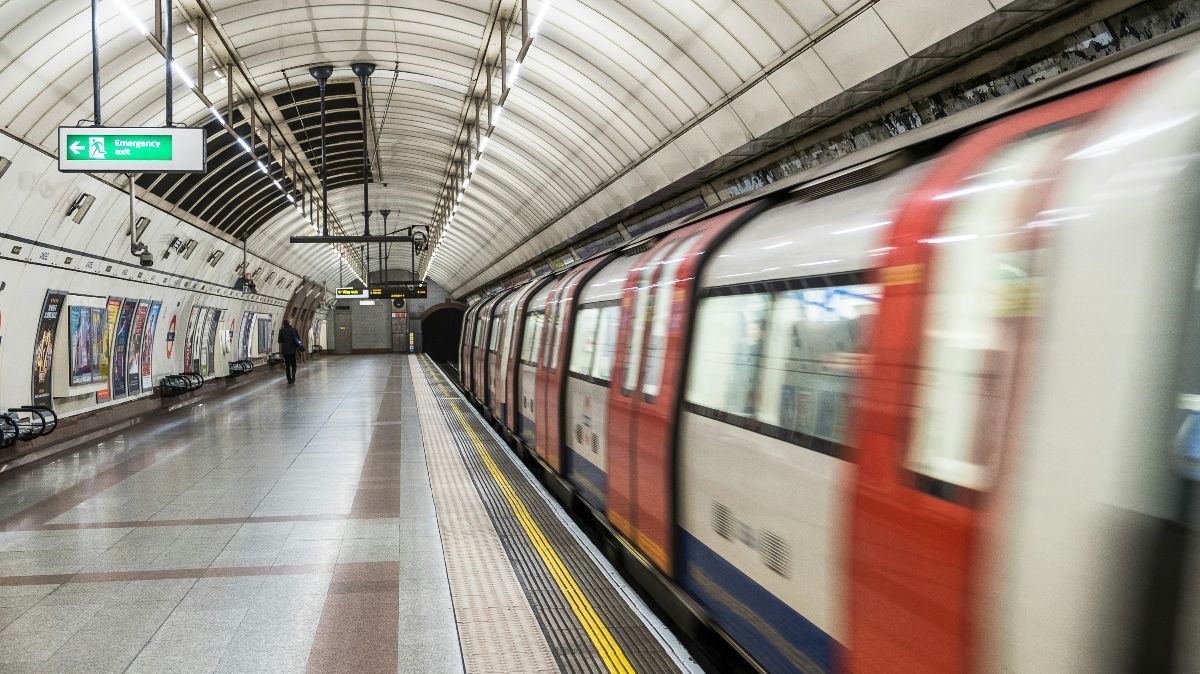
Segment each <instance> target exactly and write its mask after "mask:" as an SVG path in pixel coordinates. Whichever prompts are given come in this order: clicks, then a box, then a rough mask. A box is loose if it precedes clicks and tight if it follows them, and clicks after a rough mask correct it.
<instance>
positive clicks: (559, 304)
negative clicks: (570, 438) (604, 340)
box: [537, 257, 608, 474]
mask: <svg viewBox="0 0 1200 674" xmlns="http://www.w3.org/2000/svg"><path fill="white" fill-rule="evenodd" d="M607 261H608V258H607V257H605V258H597V259H595V260H592V261H590V262H585V263H583V264H582V265H580V266H579V267H577V268H576V269H574V270H573V271H571V272H570V273H569V274H567V275H566V276H565V277H564V278H563V284H562V286H561V287H560V288H558V292H557V293H551V299H550V302H548V303H547V304H546V309H547V317H549V315H550V314H549V312H550V310H551V307H552V306H553V310H554V318H547V325H548V326H550V327H551V328H552V331H553V333H554V334H553V336H552V337H553V341H549V340H550V339H551V335H550V334H549V332H550V331H547V332H548V334H547V340H548V341H547V342H546V345H547V348H549V349H550V350H551V351H550V359H549V361H550V362H549V364H548V366H547V368H546V376H545V378H544V379H543V380H542V381H544V382H545V388H544V389H539V390H538V398H537V405H538V419H537V429H538V433H539V434H544V435H543V436H541V437H544V438H545V442H546V445H545V447H546V454H544V455H543V458H545V459H546V463H548V464H550V467H551V468H552V469H554V472H556V473H559V474H561V473H562V472H563V451H564V449H565V443H564V442H563V436H562V425H563V418H562V417H563V400H564V396H565V395H566V380H565V377H564V374H565V373H566V370H567V363H568V362H570V357H571V354H570V348H571V336H572V334H573V332H572V327H573V325H574V321H575V300H576V298H578V297H579V292H580V288H581V287H582V286H583V284H584V283H586V282H587V280H588V279H589V278H591V276H592V274H594V273H595V272H596V270H597V269H599V268H600V265H601V264H602V263H604V262H607ZM540 446H541V443H540V442H539V447H540Z"/></svg>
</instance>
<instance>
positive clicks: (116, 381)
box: [111, 300, 137, 400]
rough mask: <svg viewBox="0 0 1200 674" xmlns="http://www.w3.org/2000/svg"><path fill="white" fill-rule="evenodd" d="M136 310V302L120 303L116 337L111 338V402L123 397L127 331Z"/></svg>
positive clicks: (125, 377)
mask: <svg viewBox="0 0 1200 674" xmlns="http://www.w3.org/2000/svg"><path fill="white" fill-rule="evenodd" d="M136 310H137V300H125V301H124V302H122V303H121V316H120V318H118V319H117V332H116V337H114V338H113V356H112V378H111V381H112V397H113V400H117V399H119V398H124V397H125V392H126V391H127V390H128V388H127V387H126V385H125V384H126V381H127V376H126V373H127V372H128V369H129V365H128V363H129V358H128V356H127V354H128V352H129V330H130V328H132V327H133V314H134V312H135V311H136Z"/></svg>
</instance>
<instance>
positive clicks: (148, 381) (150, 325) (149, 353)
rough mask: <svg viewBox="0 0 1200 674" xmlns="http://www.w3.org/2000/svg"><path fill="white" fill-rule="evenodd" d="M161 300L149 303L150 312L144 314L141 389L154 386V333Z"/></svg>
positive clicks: (146, 389)
mask: <svg viewBox="0 0 1200 674" xmlns="http://www.w3.org/2000/svg"><path fill="white" fill-rule="evenodd" d="M161 309H162V302H155V303H154V304H151V305H150V314H149V315H148V316H146V332H145V334H144V335H143V336H142V390H143V391H149V390H150V389H152V388H154V333H155V332H157V331H158V312H159V311H160V310H161Z"/></svg>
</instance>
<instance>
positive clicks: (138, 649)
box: [0, 356, 695, 672]
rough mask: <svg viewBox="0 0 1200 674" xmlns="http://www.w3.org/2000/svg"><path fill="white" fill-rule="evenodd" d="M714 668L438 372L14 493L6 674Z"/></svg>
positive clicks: (316, 385) (5, 565)
mask: <svg viewBox="0 0 1200 674" xmlns="http://www.w3.org/2000/svg"><path fill="white" fill-rule="evenodd" d="M694 669H695V665H694V663H692V662H691V660H690V659H689V658H688V656H687V654H686V652H684V651H683V649H682V647H681V646H680V645H679V644H678V642H677V641H675V640H674V638H673V637H672V636H671V635H670V634H669V633H668V632H667V631H666V630H665V629H664V628H663V627H662V625H661V624H660V623H658V622H657V621H656V620H655V619H654V618H653V616H652V615H651V614H650V613H649V611H648V610H647V609H646V607H645V606H644V605H643V604H642V603H641V602H640V600H638V598H637V597H636V596H635V595H634V594H633V593H632V592H631V591H630V590H629V588H628V587H626V586H625V585H624V583H623V582H622V581H621V579H620V578H619V577H618V576H617V575H616V574H615V573H614V572H613V571H612V569H611V567H609V566H608V565H607V564H606V563H605V562H604V560H603V559H602V558H601V557H600V556H599V555H598V554H597V553H596V551H595V550H594V549H592V547H591V546H590V545H589V544H588V543H587V542H586V539H584V538H583V536H582V535H581V534H580V533H579V532H578V531H576V530H574V528H573V527H572V526H571V525H570V522H569V520H568V519H567V518H566V516H565V515H564V514H563V513H562V511H561V509H560V508H559V507H558V506H557V504H555V503H554V502H553V501H552V500H550V499H549V497H548V496H547V495H546V494H545V492H544V491H543V490H542V488H541V487H540V485H537V484H536V483H535V482H534V481H533V479H532V478H531V477H530V476H529V474H528V472H527V471H526V470H525V469H524V467H523V466H521V465H520V464H519V462H517V461H516V460H515V458H514V457H513V456H512V455H511V453H510V452H508V450H507V449H506V448H504V447H503V446H502V445H501V444H500V443H499V440H498V439H497V438H496V437H495V436H494V435H493V434H492V433H491V432H490V429H488V428H487V427H486V425H484V424H483V423H482V421H481V420H480V419H479V418H478V416H477V415H476V413H475V412H474V410H473V409H472V408H471V407H470V406H469V405H468V404H467V403H466V402H465V401H464V400H463V399H462V398H461V397H460V396H459V395H458V394H457V392H456V391H455V390H454V389H453V388H452V387H450V386H449V385H448V384H447V383H446V382H445V381H444V380H443V379H442V377H441V374H440V373H439V372H438V371H437V370H436V369H435V368H433V367H432V366H431V365H430V364H429V363H427V362H426V361H425V360H424V359H423V358H420V357H417V356H355V357H343V358H328V359H324V360H321V361H318V362H317V363H313V364H309V365H306V366H303V367H302V368H301V370H300V375H299V379H298V382H297V383H296V384H295V385H294V386H287V385H286V384H285V383H284V382H283V381H282V377H280V378H278V379H275V378H272V379H271V380H269V381H268V380H264V381H262V382H258V383H255V384H253V385H251V386H248V387H243V388H241V389H238V391H237V392H236V393H233V392H231V393H230V394H229V395H228V396H224V397H220V398H218V399H216V400H211V401H210V402H207V403H206V404H203V405H196V406H193V407H188V408H184V409H181V410H177V411H175V412H170V413H164V414H163V415H161V416H160V417H159V418H158V419H156V420H155V421H153V422H151V423H149V424H145V425H142V426H140V427H137V428H135V429H130V430H128V431H126V432H123V433H120V434H118V435H114V436H111V437H109V438H106V439H104V440H103V441H101V442H98V443H95V444H93V445H89V446H86V447H84V448H82V449H81V450H80V451H78V452H76V453H73V454H71V455H69V456H67V457H65V458H62V459H60V460H58V461H55V462H53V463H49V464H46V465H42V466H38V467H36V468H33V469H31V470H27V471H24V472H20V473H18V474H16V475H13V476H8V477H2V478H0V671H4V672H7V671H53V672H67V671H87V672H108V671H113V672H119V671H134V672H151V671H152V672H165V671H187V672H193V671H195V672H210V671H237V672H246V671H302V670H310V671H318V672H321V671H329V672H333V671H337V672H394V671H404V672H460V671H464V670H465V671H468V672H556V671H564V672H606V671H608V672H628V671H662V672H666V671H680V670H685V671H686V670H694Z"/></svg>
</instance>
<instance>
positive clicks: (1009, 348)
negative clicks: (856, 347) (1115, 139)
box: [906, 129, 1063, 491]
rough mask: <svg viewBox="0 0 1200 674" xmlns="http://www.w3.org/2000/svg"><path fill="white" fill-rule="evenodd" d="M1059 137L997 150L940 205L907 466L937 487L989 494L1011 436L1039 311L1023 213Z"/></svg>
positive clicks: (1046, 136)
mask: <svg viewBox="0 0 1200 674" xmlns="http://www.w3.org/2000/svg"><path fill="white" fill-rule="evenodd" d="M1062 133H1063V129H1060V130H1057V131H1054V132H1049V133H1042V134H1039V135H1037V136H1032V137H1029V138H1026V139H1023V140H1021V141H1019V142H1017V143H1014V144H1013V145H1012V146H1010V147H1008V148H1007V149H1005V150H1003V151H1001V152H1000V153H999V154H998V155H997V156H996V157H995V158H994V159H993V160H992V161H990V162H989V163H988V165H987V166H985V167H983V168H982V170H980V171H979V172H978V173H976V174H975V175H972V176H971V177H969V178H967V179H966V180H965V181H964V184H963V185H962V186H960V187H958V188H956V189H954V190H952V191H950V192H948V193H947V194H945V195H943V196H942V197H937V198H944V199H946V200H950V201H951V204H950V207H949V210H948V211H947V213H946V216H945V217H944V219H943V222H942V223H941V224H942V228H941V231H939V232H938V233H937V235H936V236H934V237H932V238H929V239H926V240H923V241H922V242H921V243H923V244H926V245H929V246H932V256H931V260H932V261H931V265H930V272H929V273H930V278H929V284H930V285H929V295H928V298H927V300H926V307H927V308H926V313H925V324H924V330H923V332H922V335H921V349H922V353H921V358H920V361H919V362H920V366H919V368H918V370H917V373H916V381H917V388H916V394H915V396H914V407H913V426H912V429H913V430H912V439H911V448H910V451H909V456H908V460H907V463H906V465H907V467H908V468H909V469H911V470H913V471H914V472H917V473H919V474H921V475H924V476H926V477H929V478H932V479H934V480H937V481H940V482H944V483H948V484H952V485H957V486H959V487H965V488H967V489H971V490H975V491H982V490H985V489H987V488H988V487H990V485H991V481H992V474H993V471H994V466H995V463H996V459H997V454H998V453H999V449H1000V447H1001V444H1000V443H1001V442H1003V440H1004V438H1005V437H1007V435H1008V432H1007V431H1008V429H1007V424H1008V417H1009V406H1010V404H1011V401H1012V398H1013V388H1014V379H1015V377H1014V371H1015V368H1016V364H1017V350H1018V348H1019V346H1020V336H1021V333H1022V326H1023V325H1024V324H1025V319H1026V318H1027V317H1028V316H1031V315H1033V314H1034V313H1035V312H1036V310H1037V306H1036V305H1037V297H1038V296H1039V294H1040V292H1041V285H1042V279H1041V271H1040V269H1039V267H1038V266H1037V264H1036V262H1037V255H1036V251H1033V250H1029V249H1022V248H1021V241H1023V240H1024V238H1023V237H1019V236H1017V235H1016V234H1017V233H1018V232H1019V231H1020V230H1019V227H1020V225H1021V220H1020V219H1021V217H1022V214H1023V212H1022V208H1023V206H1024V204H1026V203H1027V196H1026V195H1027V194H1028V189H1029V185H1030V184H1032V183H1033V182H1034V180H1035V179H1036V178H1037V176H1038V171H1039V169H1040V168H1041V167H1042V166H1043V165H1044V164H1045V161H1046V159H1047V156H1048V153H1049V152H1051V151H1053V150H1054V149H1055V147H1056V145H1057V141H1058V140H1060V137H1061V134H1062Z"/></svg>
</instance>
